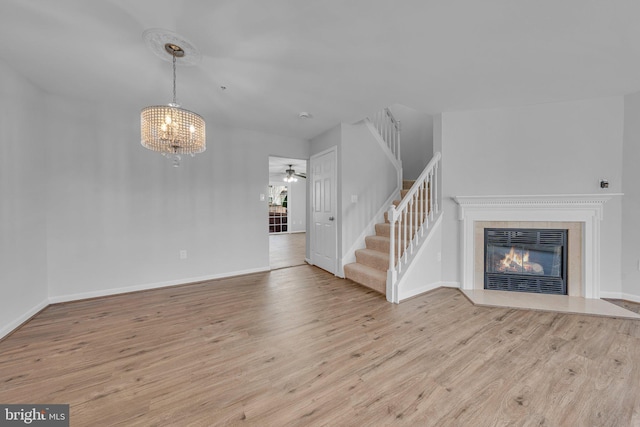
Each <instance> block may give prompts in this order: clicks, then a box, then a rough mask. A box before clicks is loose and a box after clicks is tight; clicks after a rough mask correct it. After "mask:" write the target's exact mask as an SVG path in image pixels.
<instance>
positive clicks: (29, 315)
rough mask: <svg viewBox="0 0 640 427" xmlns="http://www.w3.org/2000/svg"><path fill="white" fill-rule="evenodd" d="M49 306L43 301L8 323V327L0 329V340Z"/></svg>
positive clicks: (47, 302) (46, 301)
mask: <svg viewBox="0 0 640 427" xmlns="http://www.w3.org/2000/svg"><path fill="white" fill-rule="evenodd" d="M48 306H49V301H48V300H46V299H45V300H44V301H41V302H40V303H38V304H37V305H36V306H34V307H32V308H30V309H29V310H27V311H26V312H25V313H24V314H23V315H22V316H20V317H18V318H17V319H15V320H13V321H12V322H10V323H9V324H8V325H4V326H3V327H2V329H0V339H2V338H4V337H6V336H7V335H9V334H10V333H12V332H13V331H15V330H16V329H18V328H19V327H20V325H22V324H23V323H24V322H26V321H27V320H29V319H31V318H32V317H33V316H35V315H36V314H38V313H39V312H40V311H41V310H43V309H45V308H47V307H48Z"/></svg>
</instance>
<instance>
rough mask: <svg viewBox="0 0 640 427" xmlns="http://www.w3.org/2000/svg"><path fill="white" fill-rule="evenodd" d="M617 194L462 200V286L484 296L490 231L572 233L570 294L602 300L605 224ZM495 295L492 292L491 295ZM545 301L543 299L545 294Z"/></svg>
mask: <svg viewBox="0 0 640 427" xmlns="http://www.w3.org/2000/svg"><path fill="white" fill-rule="evenodd" d="M612 196H613V195H611V194H609V195H602V194H556V195H530V196H456V197H454V200H455V201H456V203H457V204H458V219H459V220H460V221H461V239H460V246H459V248H460V252H459V253H460V261H461V266H460V267H461V271H460V280H461V283H460V287H461V288H462V289H463V290H483V291H484V271H483V270H484V261H485V260H484V252H483V243H484V241H483V236H484V228H536V229H537V228H540V229H566V230H569V231H568V237H567V239H568V244H567V251H566V252H567V263H566V264H567V276H566V282H567V295H568V296H570V297H582V298H587V299H592V298H594V299H597V298H600V222H601V221H602V217H603V213H604V204H605V203H606V201H607V200H609V199H611V198H612ZM487 292H489V291H487ZM540 296H542V295H540Z"/></svg>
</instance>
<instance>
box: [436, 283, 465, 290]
mask: <svg viewBox="0 0 640 427" xmlns="http://www.w3.org/2000/svg"><path fill="white" fill-rule="evenodd" d="M440 286H442V287H443V288H457V289H461V288H462V286H461V285H460V282H440Z"/></svg>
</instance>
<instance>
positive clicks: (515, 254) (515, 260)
mask: <svg viewBox="0 0 640 427" xmlns="http://www.w3.org/2000/svg"><path fill="white" fill-rule="evenodd" d="M498 271H501V272H514V273H519V272H525V273H534V274H544V270H543V268H542V266H541V265H540V264H538V263H536V262H529V251H526V252H524V253H522V251H519V250H517V249H516V248H515V247H513V246H512V247H511V250H510V251H509V253H507V254H505V256H504V257H503V258H502V259H501V260H500V263H499V267H498Z"/></svg>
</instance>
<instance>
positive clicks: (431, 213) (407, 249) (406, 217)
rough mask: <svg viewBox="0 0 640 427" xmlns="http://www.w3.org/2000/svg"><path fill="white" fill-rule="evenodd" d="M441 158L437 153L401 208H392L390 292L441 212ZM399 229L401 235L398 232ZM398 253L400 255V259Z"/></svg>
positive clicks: (388, 283)
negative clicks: (439, 204)
mask: <svg viewBox="0 0 640 427" xmlns="http://www.w3.org/2000/svg"><path fill="white" fill-rule="evenodd" d="M440 159H441V155H440V153H436V154H435V155H434V156H433V159H431V161H430V162H429V164H428V165H427V167H426V168H425V169H424V171H423V172H422V173H421V174H420V177H419V178H418V179H417V180H416V181H415V182H414V183H413V185H412V186H411V189H410V190H409V192H408V193H407V194H406V195H405V197H404V198H403V199H402V200H401V201H400V203H398V205H397V206H391V207H390V208H389V212H388V213H387V217H388V220H389V222H390V226H391V232H390V245H389V246H390V250H389V271H388V274H387V278H388V279H387V289H388V290H389V289H394V288H393V286H394V285H395V283H396V282H397V281H398V280H399V279H400V278H401V276H402V273H403V272H404V271H405V270H406V268H407V266H408V263H409V262H410V261H411V257H410V255H411V256H412V255H413V254H414V252H415V251H416V250H417V249H418V246H419V244H420V243H421V241H420V239H421V238H422V237H424V236H425V234H426V233H428V230H429V227H430V226H431V224H432V223H433V221H434V218H436V216H437V215H438V214H439V213H440V207H439V206H438V195H437V189H438V186H437V180H436V177H437V175H438V174H437V172H438V165H439V164H440ZM396 227H397V229H398V233H397V234H398V235H397V236H396V235H395V233H394V230H395V229H396ZM394 253H397V254H398V257H397V260H396V258H395V257H394ZM392 298H394V296H392Z"/></svg>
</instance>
